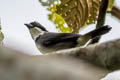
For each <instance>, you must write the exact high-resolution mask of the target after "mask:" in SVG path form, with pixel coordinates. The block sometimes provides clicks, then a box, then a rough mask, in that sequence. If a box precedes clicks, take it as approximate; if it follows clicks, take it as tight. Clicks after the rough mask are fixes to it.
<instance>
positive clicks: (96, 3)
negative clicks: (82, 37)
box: [39, 0, 114, 33]
mask: <svg viewBox="0 0 120 80" xmlns="http://www.w3.org/2000/svg"><path fill="white" fill-rule="evenodd" d="M39 1H40V2H41V0H39ZM60 1H61V3H60V4H59V0H48V2H46V3H49V5H47V6H48V10H49V11H51V12H52V13H51V14H49V19H50V20H52V21H53V22H54V23H55V24H57V25H56V26H57V28H59V29H60V31H61V32H74V33H78V32H79V30H80V29H81V28H83V27H84V26H86V25H89V24H92V23H94V22H95V21H96V20H97V17H98V13H99V12H98V11H99V8H100V4H101V0H60ZM54 2H55V3H56V2H57V4H55V3H54ZM109 2H110V3H109V7H108V10H111V8H112V4H113V3H114V0H109ZM42 4H43V2H42ZM44 4H45V2H44ZM51 4H52V6H51ZM60 16H61V17H60ZM64 20H65V21H64ZM65 22H66V23H67V25H68V26H69V28H68V27H66V26H64V24H65Z"/></svg>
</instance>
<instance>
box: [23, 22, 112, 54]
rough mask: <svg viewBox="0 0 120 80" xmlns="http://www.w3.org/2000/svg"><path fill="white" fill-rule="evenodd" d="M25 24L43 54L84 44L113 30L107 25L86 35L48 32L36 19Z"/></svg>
mask: <svg viewBox="0 0 120 80" xmlns="http://www.w3.org/2000/svg"><path fill="white" fill-rule="evenodd" d="M25 25H26V26H27V28H28V29H29V31H30V33H31V36H32V39H33V40H34V41H35V44H36V46H37V48H38V49H39V51H40V52H42V53H43V54H44V53H50V52H54V51H58V50H63V49H69V48H74V47H78V46H84V45H85V44H86V43H87V42H88V41H89V40H90V39H94V38H96V37H98V36H101V35H103V34H105V33H108V32H109V31H110V30H111V27H109V26H108V25H106V26H103V27H100V28H98V29H95V30H93V31H90V32H88V33H86V34H84V35H80V34H74V33H55V32H48V31H47V29H46V28H45V27H43V26H42V25H41V24H40V23H38V22H36V21H34V22H31V23H29V24H25Z"/></svg>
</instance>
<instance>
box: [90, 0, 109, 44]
mask: <svg viewBox="0 0 120 80" xmlns="http://www.w3.org/2000/svg"><path fill="white" fill-rule="evenodd" d="M108 3H109V0H102V1H101V6H100V9H99V15H98V19H97V25H96V28H99V27H102V26H104V22H105V16H106V11H107V7H108ZM99 40H100V37H97V38H95V39H93V40H91V42H90V43H89V44H94V43H98V41H99Z"/></svg>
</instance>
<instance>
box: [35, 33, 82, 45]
mask: <svg viewBox="0 0 120 80" xmlns="http://www.w3.org/2000/svg"><path fill="white" fill-rule="evenodd" d="M80 36H81V35H78V34H73V33H45V34H44V35H43V36H40V38H38V39H40V40H41V41H39V40H38V39H36V42H38V43H39V42H41V43H42V44H43V45H45V46H51V45H55V44H58V43H65V42H72V43H74V44H76V43H77V39H78V38H79V37H80Z"/></svg>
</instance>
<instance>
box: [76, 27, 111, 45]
mask: <svg viewBox="0 0 120 80" xmlns="http://www.w3.org/2000/svg"><path fill="white" fill-rule="evenodd" d="M110 30H111V27H109V26H108V25H106V26H103V27H100V28H98V29H95V30H93V31H90V32H88V33H86V34H84V35H83V36H82V37H80V38H79V39H78V45H77V46H83V45H85V44H86V43H87V42H88V41H89V40H90V39H94V38H96V37H99V36H101V35H104V34H106V33H108V32H109V31H110Z"/></svg>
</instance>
